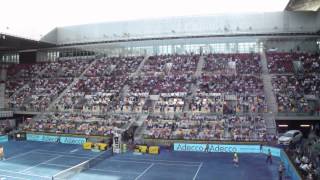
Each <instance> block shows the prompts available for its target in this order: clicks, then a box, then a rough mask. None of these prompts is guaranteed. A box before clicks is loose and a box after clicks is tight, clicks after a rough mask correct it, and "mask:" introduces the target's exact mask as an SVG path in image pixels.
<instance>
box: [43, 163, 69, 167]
mask: <svg viewBox="0 0 320 180" xmlns="http://www.w3.org/2000/svg"><path fill="white" fill-rule="evenodd" d="M42 164H43V165H49V166H58V167H64V168H69V167H72V166H67V165H63V164H53V163H42Z"/></svg>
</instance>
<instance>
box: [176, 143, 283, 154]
mask: <svg viewBox="0 0 320 180" xmlns="http://www.w3.org/2000/svg"><path fill="white" fill-rule="evenodd" d="M268 149H270V151H271V154H272V155H273V156H277V157H280V149H277V148H273V147H268V146H263V148H262V153H265V154H267V153H268ZM174 150H175V151H190V152H225V153H234V152H236V153H260V145H227V144H181V143H175V144H174Z"/></svg>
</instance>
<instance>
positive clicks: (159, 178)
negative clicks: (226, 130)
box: [0, 141, 280, 180]
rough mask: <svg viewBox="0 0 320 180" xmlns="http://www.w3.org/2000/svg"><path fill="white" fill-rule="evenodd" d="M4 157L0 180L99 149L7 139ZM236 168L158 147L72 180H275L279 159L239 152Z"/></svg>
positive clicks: (49, 171) (222, 158)
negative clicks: (152, 152)
mask: <svg viewBox="0 0 320 180" xmlns="http://www.w3.org/2000/svg"><path fill="white" fill-rule="evenodd" d="M1 144H2V145H3V146H4V149H5V154H6V159H5V160H3V161H0V177H1V180H48V179H52V176H54V175H56V174H57V173H60V172H61V171H64V170H66V169H68V168H70V167H72V166H75V165H78V164H80V163H82V162H84V161H87V160H89V159H91V158H93V157H96V156H97V155H99V153H96V152H92V151H85V150H83V149H82V147H81V146H79V145H67V144H58V143H45V142H32V141H20V142H18V141H9V142H6V143H1ZM239 159H240V166H239V167H238V168H236V167H234V166H233V164H232V154H230V153H193V152H171V151H167V150H163V151H161V153H160V155H149V154H145V155H134V154H133V153H132V152H128V153H126V154H120V155H115V156H112V157H110V158H107V159H106V160H103V161H102V162H100V163H98V164H97V165H96V166H94V167H92V168H90V169H88V170H85V171H82V172H80V173H77V174H75V175H74V176H72V177H71V178H70V179H72V180H137V179H140V180H151V179H152V180H171V179H172V180H188V179H190V180H193V179H199V180H221V179H225V180H229V179H230V180H233V179H237V180H251V179H252V180H276V179H278V174H277V168H278V166H279V163H280V162H279V160H278V159H276V158H274V159H273V161H274V162H273V164H272V165H267V164H266V162H265V159H266V157H265V155H263V154H240V155H239Z"/></svg>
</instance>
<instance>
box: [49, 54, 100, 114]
mask: <svg viewBox="0 0 320 180" xmlns="http://www.w3.org/2000/svg"><path fill="white" fill-rule="evenodd" d="M96 62H97V59H95V60H94V61H92V62H91V63H90V64H89V66H88V67H87V68H86V69H85V70H84V71H83V72H82V73H81V75H80V76H79V77H75V78H74V79H73V81H72V82H71V83H70V84H69V85H68V86H67V87H66V88H65V89H64V90H63V91H62V93H60V94H59V96H58V97H57V98H56V99H55V100H53V101H52V102H51V103H50V105H49V106H48V108H47V109H46V111H53V110H54V107H55V104H56V103H57V102H59V101H60V99H61V98H62V97H63V96H64V95H65V93H66V92H68V91H69V90H70V88H72V87H73V86H74V85H76V84H77V83H78V81H79V79H80V78H82V77H84V75H85V73H86V72H87V71H88V70H89V69H90V68H91V67H92V66H93V65H94V64H95V63H96Z"/></svg>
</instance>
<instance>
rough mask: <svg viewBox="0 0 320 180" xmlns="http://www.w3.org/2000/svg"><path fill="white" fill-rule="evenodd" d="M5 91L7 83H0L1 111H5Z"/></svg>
mask: <svg viewBox="0 0 320 180" xmlns="http://www.w3.org/2000/svg"><path fill="white" fill-rule="evenodd" d="M4 91H5V83H0V110H1V109H4V107H5V106H4V102H5V100H4Z"/></svg>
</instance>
